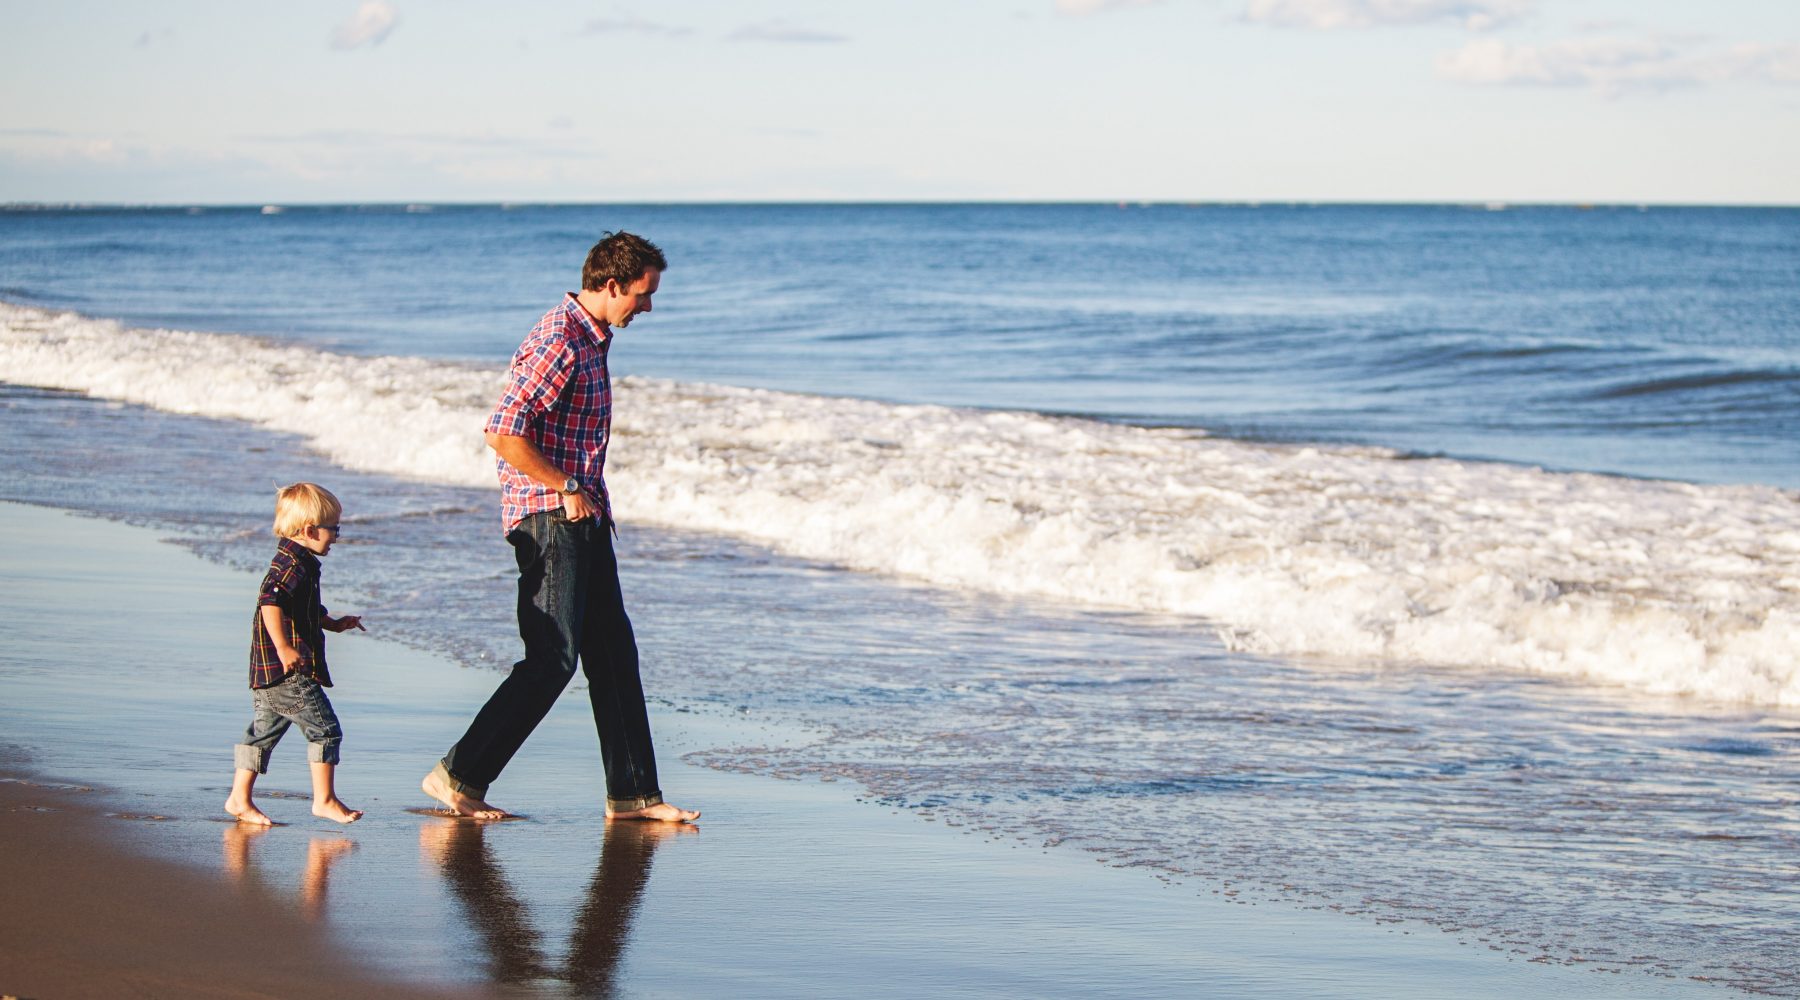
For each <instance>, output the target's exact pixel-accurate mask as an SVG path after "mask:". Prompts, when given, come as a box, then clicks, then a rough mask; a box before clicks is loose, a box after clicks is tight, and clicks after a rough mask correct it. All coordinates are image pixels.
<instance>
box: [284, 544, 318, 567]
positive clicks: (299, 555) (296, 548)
mask: <svg viewBox="0 0 1800 1000" xmlns="http://www.w3.org/2000/svg"><path fill="white" fill-rule="evenodd" d="M275 547H276V548H278V549H280V550H281V551H283V552H286V553H287V554H288V555H290V556H293V557H294V558H295V559H298V560H299V561H300V562H302V563H309V564H311V565H314V566H317V565H318V564H319V557H318V556H315V555H313V554H312V550H311V549H308V548H307V547H306V546H304V545H301V544H300V543H299V542H296V541H294V540H293V539H292V538H283V539H282V540H281V541H279V542H277V543H276V545H275Z"/></svg>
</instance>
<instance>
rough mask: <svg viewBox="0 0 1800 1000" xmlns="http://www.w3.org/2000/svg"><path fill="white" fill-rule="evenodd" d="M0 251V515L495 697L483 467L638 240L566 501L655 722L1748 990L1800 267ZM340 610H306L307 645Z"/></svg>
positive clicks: (1003, 248) (1785, 533)
mask: <svg viewBox="0 0 1800 1000" xmlns="http://www.w3.org/2000/svg"><path fill="white" fill-rule="evenodd" d="M413 208H414V210H413V211H405V210H402V209H400V208H388V207H372V208H364V207H337V208H299V207H297V208H290V209H288V210H286V211H283V212H281V213H270V214H264V213H261V212H258V211H256V210H255V209H247V210H221V209H212V208H195V209H191V210H189V209H182V210H60V211H47V210H32V211H15V212H7V213H0V297H3V298H5V299H6V300H7V303H6V304H4V305H0V381H4V382H5V383H8V384H9V386H10V387H9V388H7V389H5V391H4V394H3V395H0V406H4V412H6V414H7V422H8V445H7V447H6V449H4V451H3V452H0V462H3V464H4V467H5V473H4V475H5V480H4V481H5V484H6V485H5V486H4V487H0V496H3V497H4V498H5V499H18V500H28V501H32V502H39V503H49V504H55V505H59V506H69V507H77V508H83V509H93V510H98V511H101V512H105V513H110V514H114V515H117V516H125V517H130V518H132V519H135V520H139V521H148V522H151V523H156V524H158V525H160V526H164V527H167V528H169V529H170V530H172V531H174V532H176V533H178V534H180V535H181V536H182V537H183V538H185V539H186V540H187V541H188V542H189V544H191V545H193V546H194V547H195V548H196V549H198V550H200V551H201V552H203V553H204V554H207V555H209V556H212V557H215V558H219V559H222V560H224V561H227V562H230V563H234V564H239V565H243V566H246V567H253V566H255V565H256V564H257V562H258V561H259V560H261V559H265V558H266V552H265V551H264V550H265V549H266V548H267V535H266V530H267V529H266V524H265V522H266V518H267V515H266V511H264V510H263V508H264V507H266V506H267V498H268V494H269V493H270V492H271V490H272V487H273V485H274V484H276V483H277V482H285V481H290V480H293V479H297V478H315V479H319V480H321V481H325V482H327V483H328V484H329V485H331V486H332V487H333V488H334V489H336V490H337V491H338V492H339V494H340V495H341V496H344V497H345V499H346V501H347V502H348V503H349V505H350V508H351V510H350V515H349V516H348V517H347V519H346V528H347V530H346V534H345V539H344V543H345V544H344V547H343V548H342V549H341V550H340V553H339V555H340V556H343V557H344V558H342V559H338V558H334V560H333V564H332V567H331V571H332V583H333V587H334V592H335V593H341V594H343V595H344V596H343V598H342V600H345V601H353V602H355V603H356V604H357V607H358V609H359V610H361V609H363V608H366V609H367V610H368V611H369V613H370V616H371V620H376V619H379V620H380V621H381V622H382V624H383V627H384V631H385V632H386V633H387V634H389V635H393V636H396V637H400V638H403V639H406V640H407V641H410V642H413V643H416V644H419V645H421V646H424V647H426V648H430V649H433V650H436V651H439V652H442V653H444V654H446V655H448V656H450V657H452V658H454V659H456V660H458V661H460V662H462V663H465V664H469V665H477V666H492V667H504V666H505V665H507V664H508V663H510V661H511V659H512V658H513V657H515V656H516V646H517V640H516V638H514V637H513V635H512V631H511V623H510V616H509V614H508V610H507V609H508V608H510V606H511V603H510V593H509V590H510V579H509V574H508V571H507V569H508V564H509V559H508V555H507V551H506V546H505V544H504V542H503V541H502V540H501V539H500V534H499V527H500V526H499V523H498V513H497V509H496V504H495V496H494V489H493V486H492V483H493V470H492V465H491V459H490V457H489V456H487V455H486V454H484V450H483V448H482V445H481V441H480V438H479V428H480V425H481V422H482V420H483V418H484V417H485V414H486V411H487V409H488V407H490V406H491V405H492V400H493V398H494V397H495V395H496V394H497V392H498V387H499V385H500V379H501V378H502V375H503V369H504V366H505V360H506V358H507V356H508V355H509V354H510V351H511V349H512V347H513V346H515V345H516V343H517V340H518V339H519V337H520V336H521V335H522V334H523V332H524V330H525V329H527V328H528V327H529V326H530V324H531V323H532V322H533V321H534V320H535V319H536V317H537V315H539V314H540V313H541V312H542V311H543V310H544V309H545V308H548V307H549V306H550V305H551V304H553V303H554V302H555V301H556V300H557V298H558V296H559V295H560V293H561V292H563V291H565V290H570V289H572V288H574V287H575V284H576V280H577V272H578V265H579V261H580V258H581V255H582V253H583V252H584V251H585V249H586V247H587V246H588V245H589V244H590V243H591V242H592V240H593V239H594V238H595V236H596V235H597V234H598V232H599V231H601V230H603V229H607V228H629V229H632V230H634V231H639V232H642V233H644V234H646V235H649V236H650V237H652V238H653V239H656V240H658V242H660V243H661V244H662V245H663V246H664V248H665V249H666V250H667V251H668V253H669V256H670V258H671V269H670V271H669V272H668V274H667V276H666V277H665V279H664V283H663V288H662V291H661V292H660V293H659V296H658V302H657V308H656V310H655V312H654V313H653V314H652V315H649V316H644V317H640V318H639V319H638V320H637V321H636V322H634V323H633V325H632V327H631V328H630V329H629V330H626V331H623V332H622V333H621V336H620V338H619V341H618V343H617V346H616V348H615V351H614V369H615V372H616V373H617V375H618V376H619V379H618V383H617V387H616V392H617V403H618V422H617V424H616V432H617V434H616V438H615V443H614V449H613V452H612V455H611V462H610V465H609V473H608V479H609V483H610V484H611V486H612V489H613V492H614V502H615V506H616V508H617V510H618V513H619V517H620V519H621V521H622V522H623V523H624V535H623V537H622V539H621V549H622V553H623V556H624V558H625V563H624V572H625V575H626V582H627V587H628V592H629V593H630V595H631V599H632V603H633V608H634V611H635V612H636V615H637V623H638V628H639V632H640V637H641V639H642V641H643V643H644V646H645V649H646V653H647V666H646V672H647V676H648V679H649V682H650V686H651V687H652V689H653V690H654V691H655V692H656V693H657V696H658V697H659V698H662V699H666V700H667V701H668V702H669V703H670V704H672V705H683V706H688V707H695V708H702V709H706V710H712V711H716V712H719V713H722V714H725V715H728V716H729V715H733V714H736V715H742V716H748V717H762V718H776V719H779V720H781V721H783V722H785V723H792V724H793V725H795V726H797V727H800V729H801V730H803V731H805V732H808V733H811V734H814V735H813V736H812V737H810V738H809V739H807V740H805V741H796V742H794V743H784V744H780V745H756V746H741V747H740V746H732V747H712V748H702V749H697V750H695V751H693V757H694V759H697V760H701V761H703V762H705V763H709V764H712V765H713V766H717V767H723V768H730V769H740V770H750V771H754V772H757V773H767V774H781V775H789V776H818V777H823V778H849V779H853V780H855V781H857V782H859V783H860V785H861V786H862V787H863V788H864V789H866V790H867V793H868V795H869V796H871V797H872V798H874V799H877V800H879V801H882V802H885V803H888V804H890V805H894V806H899V807H904V808H908V809H914V810H917V811H919V812H920V813H922V814H925V815H928V816H932V817H935V818H942V819H944V820H945V821H946V822H949V823H955V824H959V825H962V826H964V827H966V828H972V829H979V830H983V831H985V832H988V833H991V834H992V835H995V836H1004V837H1023V838H1026V839H1029V840H1032V841H1033V842H1039V841H1041V842H1045V843H1057V844H1067V845H1071V846H1080V847H1084V848H1087V849H1090V850H1093V851H1095V852H1096V854H1097V855H1099V856H1100V857H1103V858H1106V859H1108V860H1110V861H1113V862H1115V863H1119V864H1127V865H1133V866H1139V867H1142V868H1144V869H1146V870H1147V871H1151V872H1155V873H1158V874H1159V875H1161V876H1162V877H1166V878H1171V879H1179V880H1184V881H1189V882H1193V883H1195V884H1197V885H1199V886H1202V887H1203V888H1205V889H1207V890H1210V891H1219V892H1225V893H1234V894H1247V895H1250V896H1254V897H1257V898H1274V899H1285V900H1289V901H1292V902H1293V903H1295V904H1296V905H1308V906H1322V907H1333V908H1338V909H1343V910H1349V911H1354V912H1356V913H1360V914H1362V915H1364V916H1365V917H1369V918H1373V919H1377V920H1397V921H1406V922H1409V923H1426V924H1431V925H1435V926H1439V927H1443V928H1446V929H1453V930H1456V931H1458V932H1459V933H1465V934H1467V935H1469V936H1470V938H1471V940H1472V941H1474V942H1475V943H1477V944H1478V945H1479V946H1484V947H1492V948H1496V949H1500V950H1503V951H1506V952H1508V953H1509V954H1515V953H1516V954H1518V955H1520V956H1523V957H1529V958H1533V959H1537V960H1545V961H1592V962H1597V963H1610V964H1611V965H1613V966H1615V967H1619V968H1636V969H1640V970H1644V971H1648V972H1651V973H1655V974H1661V975H1697V976H1704V977H1708V978H1715V979H1720V980H1724V981H1729V982H1736V983H1739V984H1741V985H1745V986H1748V987H1751V988H1758V989H1776V990H1777V991H1780V990H1783V989H1786V990H1789V991H1792V990H1793V989H1794V984H1795V982H1796V981H1797V979H1800V960H1797V959H1796V957H1795V956H1796V955H1797V954H1800V941H1797V940H1796V932H1795V931H1794V928H1795V927H1796V926H1800V924H1797V923H1796V918H1797V917H1800V912H1797V911H1796V904H1795V902H1794V899H1795V894H1794V889H1795V888H1796V885H1795V882H1796V878H1795V874H1794V869H1793V865H1792V858H1793V857H1794V856H1795V855H1794V849H1795V847H1796V846H1800V816H1797V814H1796V806H1797V804H1800V780H1797V779H1796V778H1795V774H1794V763H1795V761H1796V760H1800V716H1796V715H1795V714H1794V711H1793V710H1794V709H1795V708H1796V707H1797V706H1800V667H1797V666H1796V660H1795V656H1794V650H1795V649H1796V648H1797V646H1800V644H1797V643H1796V641H1795V640H1796V639H1800V504H1797V502H1796V501H1797V499H1800V498H1797V497H1796V494H1795V492H1794V490H1795V488H1796V487H1800V460H1797V455H1796V452H1795V449H1794V448H1793V446H1792V441H1793V438H1794V432H1795V431H1796V430H1797V429H1800V212H1796V211H1793V210H1776V209H1769V210H1757V209H1742V210H1725V209H1716V210H1715V209H1662V208H1656V209H1650V210H1648V211H1638V210H1636V209H1632V208H1624V209H1621V208H1602V209H1597V210H1594V211H1579V210H1576V209H1572V208H1530V209H1520V210H1513V211H1506V212H1489V211H1475V210H1470V209H1466V208H1462V207H1457V206H1444V207H1375V206H1325V207H1308V206H1294V207H1261V208H1252V207H1247V206H1199V207H1190V206H1150V207H1136V206H1130V207H1123V208H1121V207H1116V206H801V207H794V206H682V207H657V206H647V207H644V206H640V207H616V208H614V207H602V206H561V207H558V206H543V207H530V206H527V207H515V208H507V207H502V206H493V207H467V206H456V207H428V206H414V207H413ZM346 606H348V605H346Z"/></svg>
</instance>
